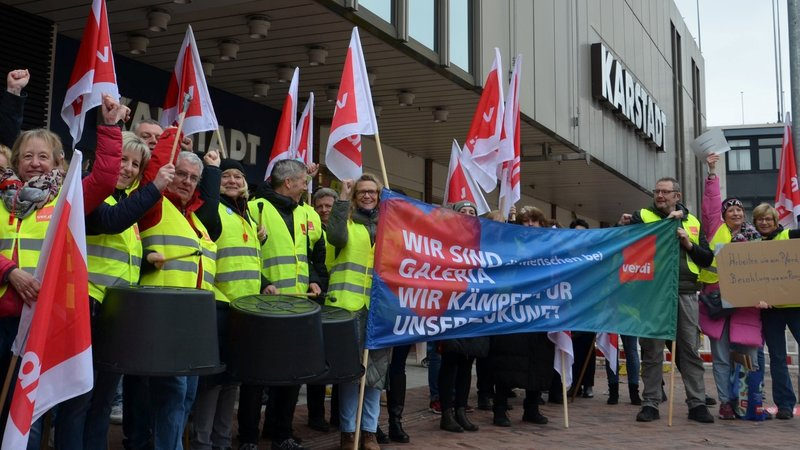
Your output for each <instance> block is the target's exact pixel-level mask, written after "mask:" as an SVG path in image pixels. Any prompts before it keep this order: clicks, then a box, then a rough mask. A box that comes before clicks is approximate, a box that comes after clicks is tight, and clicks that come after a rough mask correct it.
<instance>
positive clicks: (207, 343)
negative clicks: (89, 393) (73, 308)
mask: <svg viewBox="0 0 800 450" xmlns="http://www.w3.org/2000/svg"><path fill="white" fill-rule="evenodd" d="M215 303H216V302H215V300H214V294H213V293H212V292H210V291H204V290H200V289H184V288H172V287H151V286H136V287H124V288H115V287H112V288H108V289H107V290H106V296H105V299H104V300H103V306H102V308H101V310H100V315H99V317H96V318H95V320H94V329H93V336H92V337H93V339H92V351H93V352H94V364H95V367H96V368H97V369H98V370H103V371H108V372H117V373H123V374H127V375H143V376H184V375H209V374H214V373H219V372H222V371H224V370H225V365H224V364H221V363H220V359H219V345H218V340H217V318H216V317H217V309H216V305H215Z"/></svg>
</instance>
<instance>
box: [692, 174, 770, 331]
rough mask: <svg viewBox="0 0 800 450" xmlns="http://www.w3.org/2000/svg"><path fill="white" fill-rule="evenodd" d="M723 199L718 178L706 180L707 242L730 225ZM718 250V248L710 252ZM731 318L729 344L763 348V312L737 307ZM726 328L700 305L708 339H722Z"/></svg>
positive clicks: (711, 287) (702, 326)
mask: <svg viewBox="0 0 800 450" xmlns="http://www.w3.org/2000/svg"><path fill="white" fill-rule="evenodd" d="M721 205H722V198H721V195H720V192H719V178H718V177H713V178H706V187H705V189H704V190H703V205H702V224H703V230H705V232H706V239H708V241H709V242H711V239H712V238H713V237H714V235H715V234H716V233H717V230H719V228H720V227H724V226H727V225H725V222H724V221H723V220H722V213H721ZM711 250H712V251H716V249H713V248H712V249H711ZM716 289H719V284H717V283H714V284H709V285H705V286H704V287H703V292H710V291H713V290H716ZM728 317H729V318H730V327H729V334H730V341H731V342H732V343H735V344H742V345H752V346H760V345H761V344H762V343H763V338H762V337H761V312H760V311H759V310H758V309H757V308H736V311H735V312H734V313H733V314H731V315H730V316H728ZM724 327H725V318H722V319H716V320H715V319H712V318H710V317H708V311H706V307H705V306H704V305H703V304H702V303H701V304H700V329H701V330H702V331H703V333H705V335H706V336H708V337H710V338H712V339H719V338H720V336H722V331H723V329H724Z"/></svg>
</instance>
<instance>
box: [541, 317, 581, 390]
mask: <svg viewBox="0 0 800 450" xmlns="http://www.w3.org/2000/svg"><path fill="white" fill-rule="evenodd" d="M547 338H548V339H550V342H552V343H554V344H556V354H555V357H554V358H553V368H554V369H556V372H558V373H559V374H560V375H561V379H562V380H565V381H566V382H565V383H564V386H566V387H567V388H569V387H570V386H572V364H573V363H574V362H575V351H573V350H572V334H571V333H570V332H569V331H548V332H547ZM562 358H566V359H565V360H564V370H565V371H566V372H567V373H561V359H562Z"/></svg>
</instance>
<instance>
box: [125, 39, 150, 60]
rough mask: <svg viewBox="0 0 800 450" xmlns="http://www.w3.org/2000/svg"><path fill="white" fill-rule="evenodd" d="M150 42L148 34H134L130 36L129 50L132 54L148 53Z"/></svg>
mask: <svg viewBox="0 0 800 450" xmlns="http://www.w3.org/2000/svg"><path fill="white" fill-rule="evenodd" d="M149 43H150V39H148V38H147V36H143V35H141V34H132V35H130V36H128V51H129V52H131V54H132V55H144V54H146V53H147V44H149Z"/></svg>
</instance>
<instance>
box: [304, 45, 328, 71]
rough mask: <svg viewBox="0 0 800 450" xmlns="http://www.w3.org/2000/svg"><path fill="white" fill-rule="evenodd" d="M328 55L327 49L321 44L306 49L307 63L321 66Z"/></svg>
mask: <svg viewBox="0 0 800 450" xmlns="http://www.w3.org/2000/svg"><path fill="white" fill-rule="evenodd" d="M327 56H328V50H326V49H325V47H323V46H321V45H315V46H313V47H311V48H309V49H308V65H310V66H321V65H323V64H325V58H326V57H327Z"/></svg>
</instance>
